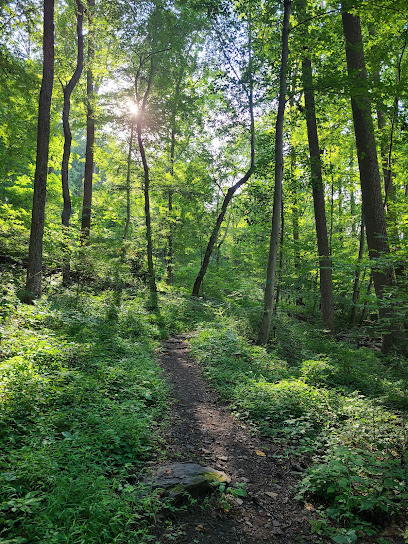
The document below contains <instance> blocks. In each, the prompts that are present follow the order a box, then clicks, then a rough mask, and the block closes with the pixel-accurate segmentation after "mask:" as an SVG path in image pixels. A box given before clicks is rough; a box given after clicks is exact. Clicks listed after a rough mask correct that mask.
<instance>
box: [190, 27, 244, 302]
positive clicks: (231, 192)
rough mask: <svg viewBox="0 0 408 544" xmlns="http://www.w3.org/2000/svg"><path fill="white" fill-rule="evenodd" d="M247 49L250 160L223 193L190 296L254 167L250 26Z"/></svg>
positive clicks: (202, 277)
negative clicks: (233, 204)
mask: <svg viewBox="0 0 408 544" xmlns="http://www.w3.org/2000/svg"><path fill="white" fill-rule="evenodd" d="M248 49H249V63H248V73H249V92H248V102H249V106H248V107H249V116H250V119H251V127H250V133H251V136H250V139H251V162H250V166H249V169H248V170H247V172H246V173H245V175H244V176H243V177H242V178H241V179H240V180H239V181H237V183H236V184H235V185H232V186H231V187H230V188H229V189H228V191H227V194H226V195H225V197H224V199H223V201H222V204H221V211H220V213H219V214H218V217H217V221H216V223H215V225H214V228H213V230H212V233H211V236H210V239H209V241H208V244H207V249H206V251H205V254H204V259H203V261H202V263H201V268H200V271H199V272H198V274H197V277H196V280H195V282H194V286H193V292H192V296H195V297H198V296H199V293H200V287H201V284H202V282H203V279H204V276H205V273H206V272H207V268H208V265H209V263H210V258H211V255H212V252H213V249H214V245H215V242H216V241H217V238H218V233H219V231H220V228H221V224H222V222H223V220H224V217H225V213H226V211H227V208H228V204H229V203H230V202H231V200H232V197H233V196H234V194H235V193H236V191H237V190H238V189H239V188H240V187H242V185H244V183H246V182H247V181H248V180H249V178H250V177H251V175H252V172H253V171H254V168H255V120H254V96H253V93H254V91H253V86H254V85H253V74H252V28H251V27H250V29H249V47H248Z"/></svg>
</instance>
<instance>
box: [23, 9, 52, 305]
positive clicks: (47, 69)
mask: <svg viewBox="0 0 408 544" xmlns="http://www.w3.org/2000/svg"><path fill="white" fill-rule="evenodd" d="M43 29H44V31H43V32H44V33H43V75H42V83H41V90H40V98H39V103H38V125H37V156H36V164H35V174H34V194H33V209H32V216H31V233H30V246H29V251H28V265H27V280H26V292H27V294H26V297H25V300H26V302H28V303H31V302H32V300H33V298H34V297H38V298H39V297H41V276H42V252H43V237H44V223H45V200H46V194H47V172H48V151H49V142H50V110H51V99H52V88H53V85H54V0H44V21H43Z"/></svg>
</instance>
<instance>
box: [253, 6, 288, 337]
mask: <svg viewBox="0 0 408 544" xmlns="http://www.w3.org/2000/svg"><path fill="white" fill-rule="evenodd" d="M291 4H292V2H291V0H284V14H283V28H282V58H281V65H280V75H279V103H278V114H277V117H276V127H275V191H274V196H273V211H272V230H271V237H270V244H269V256H268V267H267V272H266V286H265V294H264V310H263V315H262V321H261V325H260V328H259V334H258V344H260V345H263V344H267V343H268V340H269V335H270V331H271V321H272V312H273V296H274V290H275V273H276V261H277V256H278V241H279V231H280V211H281V206H282V178H283V121H284V116H285V104H286V91H287V65H288V56H289V17H290V9H291Z"/></svg>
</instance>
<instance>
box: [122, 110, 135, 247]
mask: <svg viewBox="0 0 408 544" xmlns="http://www.w3.org/2000/svg"><path fill="white" fill-rule="evenodd" d="M134 130H135V121H134V119H133V118H132V122H131V125H130V137H129V149H128V158H127V171H126V222H125V230H124V232H123V241H124V242H126V240H127V239H128V234H129V226H130V169H131V164H132V148H133V132H134ZM125 254H126V248H125V244H123V256H125Z"/></svg>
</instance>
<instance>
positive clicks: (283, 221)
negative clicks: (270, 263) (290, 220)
mask: <svg viewBox="0 0 408 544" xmlns="http://www.w3.org/2000/svg"><path fill="white" fill-rule="evenodd" d="M284 213H285V210H284V208H283V200H282V202H281V229H280V238H279V275H278V285H277V287H276V302H275V306H274V309H273V313H274V314H275V315H276V314H277V313H278V304H279V300H280V292H281V288H282V280H283V244H284V240H285V215H284Z"/></svg>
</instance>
